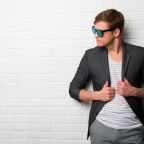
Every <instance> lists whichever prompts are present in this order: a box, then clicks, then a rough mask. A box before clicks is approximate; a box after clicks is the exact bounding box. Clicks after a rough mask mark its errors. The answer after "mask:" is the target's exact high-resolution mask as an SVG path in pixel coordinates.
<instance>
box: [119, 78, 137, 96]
mask: <svg viewBox="0 0 144 144" xmlns="http://www.w3.org/2000/svg"><path fill="white" fill-rule="evenodd" d="M137 90H138V89H137V88H136V87H134V86H132V85H131V84H130V83H129V82H128V80H127V79H126V78H124V82H123V81H118V82H117V92H118V93H119V94H120V95H122V96H124V97H127V96H136V94H137Z"/></svg>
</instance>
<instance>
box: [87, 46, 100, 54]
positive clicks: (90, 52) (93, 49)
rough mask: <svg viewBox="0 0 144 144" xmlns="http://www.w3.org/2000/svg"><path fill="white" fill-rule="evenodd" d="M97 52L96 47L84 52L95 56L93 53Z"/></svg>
mask: <svg viewBox="0 0 144 144" xmlns="http://www.w3.org/2000/svg"><path fill="white" fill-rule="evenodd" d="M98 51H99V48H98V46H95V47H92V48H89V49H87V50H86V52H87V53H88V54H95V53H96V52H98Z"/></svg>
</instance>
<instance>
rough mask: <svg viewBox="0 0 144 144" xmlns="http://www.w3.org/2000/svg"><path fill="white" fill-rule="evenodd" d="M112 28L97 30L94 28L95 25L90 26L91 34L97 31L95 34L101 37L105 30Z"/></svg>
mask: <svg viewBox="0 0 144 144" xmlns="http://www.w3.org/2000/svg"><path fill="white" fill-rule="evenodd" d="M113 30H114V29H106V30H98V29H96V28H95V26H92V32H93V34H94V35H95V34H96V33H97V35H98V36H99V37H102V36H103V33H104V32H106V31H113Z"/></svg>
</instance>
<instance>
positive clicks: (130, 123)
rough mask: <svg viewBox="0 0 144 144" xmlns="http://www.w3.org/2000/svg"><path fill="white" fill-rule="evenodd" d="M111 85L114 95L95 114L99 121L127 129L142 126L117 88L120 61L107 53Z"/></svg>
mask: <svg viewBox="0 0 144 144" xmlns="http://www.w3.org/2000/svg"><path fill="white" fill-rule="evenodd" d="M108 60H109V69H110V77H111V87H113V88H115V92H116V93H115V96H114V98H113V99H112V100H110V101H109V102H107V103H106V104H105V105H104V107H103V108H102V110H101V111H100V112H99V114H98V115H97V117H96V119H97V120H98V121H100V122H101V123H103V124H105V125H107V126H109V127H112V128H115V129H129V128H136V127H140V126H142V123H141V122H140V121H139V119H138V118H137V116H136V115H135V113H134V112H133V111H132V109H131V108H130V106H129V104H128V103H127V101H126V100H125V98H124V97H123V96H121V95H120V94H119V93H118V92H117V90H116V87H117V81H118V80H121V68H122V61H120V62H117V61H115V60H113V59H112V58H111V57H110V56H109V55H108Z"/></svg>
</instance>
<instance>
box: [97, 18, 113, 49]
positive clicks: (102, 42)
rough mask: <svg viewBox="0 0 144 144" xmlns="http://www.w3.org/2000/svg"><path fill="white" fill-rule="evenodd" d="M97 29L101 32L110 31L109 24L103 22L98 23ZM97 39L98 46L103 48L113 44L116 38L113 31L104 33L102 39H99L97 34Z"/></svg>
mask: <svg viewBox="0 0 144 144" xmlns="http://www.w3.org/2000/svg"><path fill="white" fill-rule="evenodd" d="M95 28H96V29H100V30H106V29H109V27H108V23H106V22H103V21H100V22H97V23H96V24H95ZM95 38H96V43H97V46H100V47H101V46H107V45H109V44H111V43H112V42H113V40H114V38H115V37H114V35H113V31H106V32H104V33H103V36H102V37H99V36H98V35H97V33H96V34H95Z"/></svg>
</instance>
